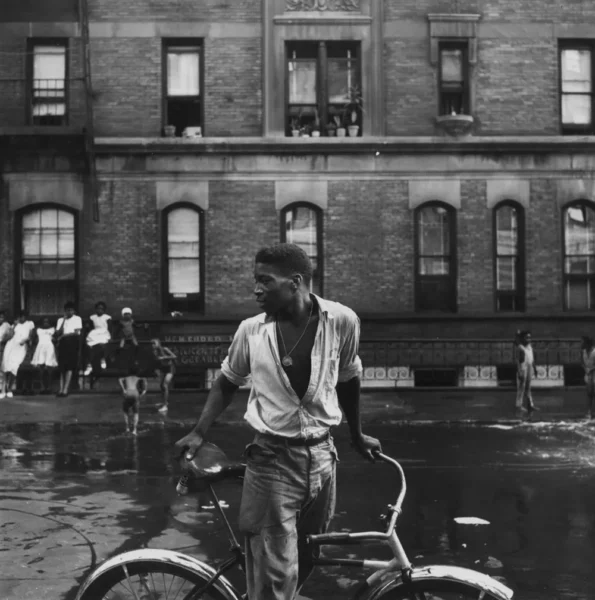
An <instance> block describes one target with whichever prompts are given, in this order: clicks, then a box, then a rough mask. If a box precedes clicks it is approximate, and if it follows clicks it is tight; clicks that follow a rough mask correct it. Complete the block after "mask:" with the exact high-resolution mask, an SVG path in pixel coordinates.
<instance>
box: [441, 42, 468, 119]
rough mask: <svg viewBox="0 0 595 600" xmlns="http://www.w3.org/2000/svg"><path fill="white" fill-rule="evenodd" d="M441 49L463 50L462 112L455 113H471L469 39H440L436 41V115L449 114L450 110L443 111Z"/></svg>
mask: <svg viewBox="0 0 595 600" xmlns="http://www.w3.org/2000/svg"><path fill="white" fill-rule="evenodd" d="M443 50H462V52H463V89H462V105H463V112H460V113H457V114H461V115H470V114H471V81H470V75H471V69H470V64H469V40H468V39H456V40H454V39H453V40H440V41H439V42H438V116H446V115H450V114H451V113H450V112H445V111H443V105H444V102H445V101H444V97H443V95H444V90H443V89H442V51H443Z"/></svg>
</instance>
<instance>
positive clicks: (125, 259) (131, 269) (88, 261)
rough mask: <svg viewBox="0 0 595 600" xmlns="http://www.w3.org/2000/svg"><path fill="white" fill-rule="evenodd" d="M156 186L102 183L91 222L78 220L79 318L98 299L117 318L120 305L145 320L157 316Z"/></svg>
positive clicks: (158, 248)
mask: <svg viewBox="0 0 595 600" xmlns="http://www.w3.org/2000/svg"><path fill="white" fill-rule="evenodd" d="M155 202H156V200H155V184H154V183H153V182H143V181H114V182H106V183H103V184H102V185H101V190H100V198H99V211H100V214H101V221H100V222H99V223H95V222H94V221H93V220H92V217H91V215H90V211H87V212H86V213H85V215H83V217H82V219H81V225H82V228H81V229H82V231H81V233H82V235H81V236H80V255H79V259H80V263H79V264H80V273H81V278H80V293H79V307H80V310H81V313H82V314H91V312H92V309H93V305H94V304H95V302H97V301H99V300H103V301H104V302H106V303H107V304H108V307H109V313H110V314H111V315H112V316H113V317H114V318H116V317H117V316H118V315H119V312H120V310H121V309H122V308H123V307H124V306H130V307H131V308H132V309H133V311H134V312H135V313H136V314H139V315H141V314H142V315H143V316H145V317H149V316H158V315H161V314H162V312H161V296H160V289H161V279H160V273H161V251H160V246H159V239H160V237H159V228H158V214H157V211H156V210H155Z"/></svg>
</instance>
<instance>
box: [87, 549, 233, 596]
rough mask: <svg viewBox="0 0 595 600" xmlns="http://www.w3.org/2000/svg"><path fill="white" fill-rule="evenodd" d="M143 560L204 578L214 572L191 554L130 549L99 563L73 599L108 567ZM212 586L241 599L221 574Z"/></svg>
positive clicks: (214, 571)
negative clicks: (163, 564) (177, 567)
mask: <svg viewBox="0 0 595 600" xmlns="http://www.w3.org/2000/svg"><path fill="white" fill-rule="evenodd" d="M145 560H152V561H157V562H161V563H167V564H171V565H178V566H181V567H185V568H187V569H190V570H192V571H194V572H195V573H197V574H199V575H201V576H203V577H205V578H206V579H210V578H211V577H212V576H213V575H214V574H215V573H216V570H215V569H214V568H213V567H211V566H210V565H208V564H207V563H204V562H202V561H201V560H198V559H196V558H193V557H192V556H188V555H187V554H182V553H180V552H174V551H172V550H159V549H157V548H143V549H141V550H132V551H130V552H124V553H122V554H118V555H117V556H114V557H113V558H110V559H108V560H106V561H105V562H103V563H102V564H101V565H99V567H97V568H96V569H95V570H94V571H93V572H92V573H91V574H90V575H89V576H88V577H87V579H86V580H85V582H84V583H83V585H82V586H81V588H80V589H79V591H78V593H77V595H76V598H75V600H80V598H81V596H82V595H83V593H84V592H85V591H86V590H87V589H88V588H89V586H90V585H92V584H93V583H94V582H95V581H96V580H97V579H98V578H99V577H101V576H102V575H103V574H104V573H106V572H107V571H109V570H110V569H113V568H114V567H120V566H122V565H126V564H130V563H134V562H138V561H145ZM214 587H215V588H216V589H217V591H218V592H220V593H221V594H223V595H224V596H225V597H226V598H228V600H241V596H240V595H238V593H237V591H236V590H235V589H234V587H233V586H232V585H231V583H230V582H229V581H228V580H227V579H226V578H225V577H223V576H221V577H219V579H218V580H217V582H216V583H215V584H214Z"/></svg>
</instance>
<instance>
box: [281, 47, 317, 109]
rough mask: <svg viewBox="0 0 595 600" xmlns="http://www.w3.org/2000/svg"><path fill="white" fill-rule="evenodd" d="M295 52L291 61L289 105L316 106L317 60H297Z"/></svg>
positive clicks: (289, 65) (289, 66)
mask: <svg viewBox="0 0 595 600" xmlns="http://www.w3.org/2000/svg"><path fill="white" fill-rule="evenodd" d="M296 56H297V54H296V52H295V51H293V53H292V56H291V58H290V60H289V64H288V69H289V104H316V60H315V59H297V58H296Z"/></svg>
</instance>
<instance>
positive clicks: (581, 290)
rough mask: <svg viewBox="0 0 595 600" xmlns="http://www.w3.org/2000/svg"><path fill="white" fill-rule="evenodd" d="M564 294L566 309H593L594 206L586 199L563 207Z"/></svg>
mask: <svg viewBox="0 0 595 600" xmlns="http://www.w3.org/2000/svg"><path fill="white" fill-rule="evenodd" d="M564 298H565V304H566V308H567V309H569V310H593V309H595V210H594V209H593V205H591V204H587V203H586V202H580V203H575V204H572V205H570V206H568V207H566V208H565V209H564Z"/></svg>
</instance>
